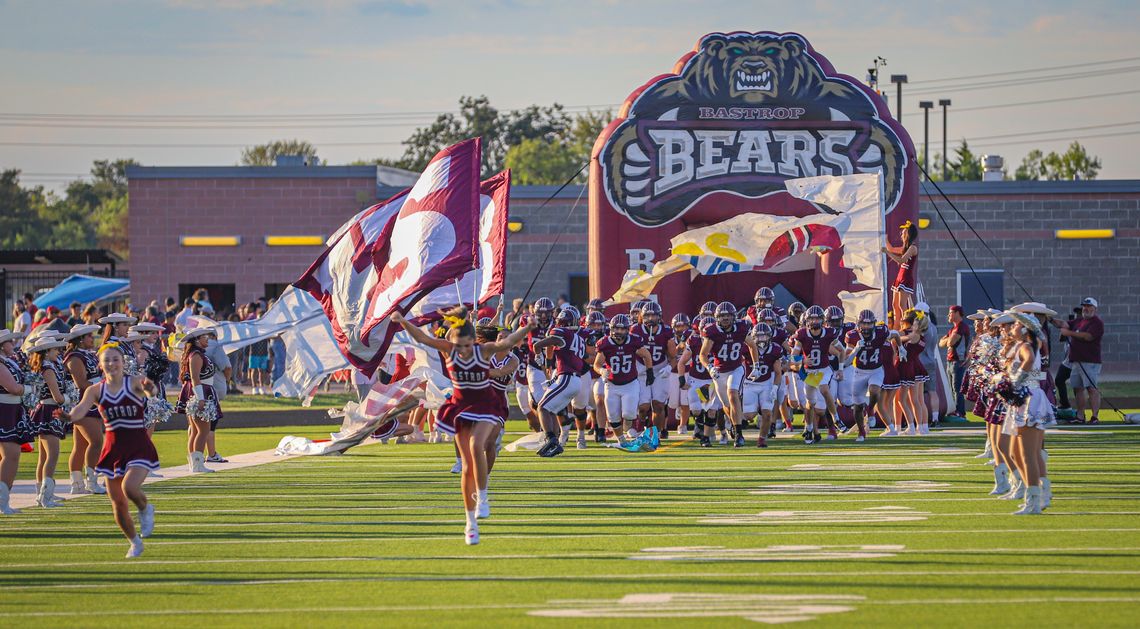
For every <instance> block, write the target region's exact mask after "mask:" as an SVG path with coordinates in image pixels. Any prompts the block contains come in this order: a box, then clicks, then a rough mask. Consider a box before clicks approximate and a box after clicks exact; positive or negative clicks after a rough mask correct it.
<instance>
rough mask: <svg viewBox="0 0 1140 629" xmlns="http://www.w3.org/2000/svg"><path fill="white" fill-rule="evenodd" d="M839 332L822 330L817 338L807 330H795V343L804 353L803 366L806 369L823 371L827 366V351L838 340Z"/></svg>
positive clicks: (827, 329) (829, 329)
mask: <svg viewBox="0 0 1140 629" xmlns="http://www.w3.org/2000/svg"><path fill="white" fill-rule="evenodd" d="M838 334H839V332H838V331H837V330H834V329H831V328H823V330H822V331H821V332H820V333H819V336H815V335H813V334H812V333H811V331H810V330H809V329H808V328H800V329H798V330H796V336H795V339H796V342H797V343H799V345H800V349H801V350H803V353H804V366H805V367H807V368H808V369H823V368H824V367H826V366H827V365H828V350H829V349H831V344H832V343H834V342H835V340H836V339H837V338H838Z"/></svg>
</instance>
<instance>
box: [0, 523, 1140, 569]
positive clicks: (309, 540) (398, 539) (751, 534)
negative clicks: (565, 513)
mask: <svg viewBox="0 0 1140 629" xmlns="http://www.w3.org/2000/svg"><path fill="white" fill-rule="evenodd" d="M112 530H114V531H116V532H117V529H113V528H111V529H108V536H110V531H112ZM977 532H978V529H937V530H934V529H897V530H892V531H891V532H890V534H891V535H892V536H899V535H938V536H945V535H947V534H953V533H963V534H968V533H977ZM1136 532H1140V528H1089V527H1079V528H1056V529H1042V528H1029V529H986V535H987V536H988V537H992V536H994V535H1004V534H1016V535H1021V534H1023V533H1037V534H1040V533H1136ZM882 534H883V530H882V529H864V530H850V529H840V530H835V531H828V532H827V535H828V536H832V537H834V536H836V535H882ZM614 535H615V534H614V533H577V534H568V533H558V534H550V533H547V534H524V533H504V534H501V535H500V534H496V535H494V537H493V538H491V537H488V538H487V539H496V540H499V539H537V540H545V539H594V538H604V539H607V540H610V539H613V538H614ZM620 535H621V537H623V538H629V537H652V538H654V539H661V537H662V536H668V537H701V538H708V537H709V535H710V533H709V532H708V531H701V532H698V533H660V532H654V533H621V534H620ZM716 535H717V537H746V538H748V539H749V540H755V539H756V537H757V535H764V536H773V537H775V536H789V535H791V536H796V537H797V538H802V537H803V535H804V534H803V532H802V531H764V532H763V533H759V534H758V533H756V532H755V531H743V530H741V531H733V530H732V529H724V530H718V531H717V532H716ZM457 539H458V534H452V535H427V536H392V537H375V536H373V537H366V536H359V535H345V536H343V537H335V538H334V537H283V538H274V539H240V540H235V539H223V540H213V539H195V540H188V541H152V540H148V541H147V547H148V548H150V547H162V546H199V545H200V546H228V545H233V544H241V545H249V546H252V545H258V544H344V543H347V542H353V543H361V542H370V543H380V542H393V543H400V544H403V543H407V542H422V541H452V542H454V541H457ZM96 546H109V547H115V548H122V546H123V542H122V541H116V542H56V543H51V542H48V543H39V542H37V543H36V548H90V547H96ZM1022 550H1023V551H1025V550H1033V549H1032V548H1028V549H1022ZM961 552H965V550H963V551H961ZM0 565H3V564H0Z"/></svg>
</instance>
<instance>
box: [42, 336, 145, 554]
mask: <svg viewBox="0 0 1140 629" xmlns="http://www.w3.org/2000/svg"><path fill="white" fill-rule="evenodd" d="M98 357H99V366H100V368H102V370H103V374H104V380H103V381H102V382H100V383H98V384H96V385H92V386H90V387H87V390H86V391H84V392H83V396H82V397H81V398H80V400H79V403H78V404H77V405H76V406H75V408H73V409H71V412H66V411H63V410H59V411H57V412H56V414H57V416H58V417H59V418H61V419H64V420H67V421H74V420H75V419H78V418H83V417H86V416H87V413H88V411H89V410H90V409H91V408H92V407H93V406H94V407H97V408H98V409H99V415H100V416H101V417H102V418H103V424H104V426H105V427H106V428H107V439H106V440H105V442H104V443H103V452H102V454H101V456H100V457H99V461H98V463H96V465H95V471H96V472H97V473H98V474H99V475H100V476H103V477H105V478H106V479H107V493H108V495H109V496H110V498H111V511H112V512H113V513H114V515H115V523H116V524H118V525H119V529H120V530H121V531H122V532H123V535H124V536H126V538H127V539H128V540H130V542H131V546H130V549H129V550H128V551H127V559H133V558H135V557H138V556H140V555H142V553H143V542H142V539H143V538H144V537H150V535H151V533H152V532H153V531H154V505H153V504H151V503H150V501H149V500H147V497H146V494H145V493H143V490H142V485H143V481H145V480H146V476H147V474H148V473H150V472H153V471H154V470H157V469H158V452H157V451H156V450H155V448H154V443H153V442H151V440H150V437H149V436H148V435H147V434H146V428H145V424H146V407H147V397H148V394H150V393H153V390H154V387H153V383H151V382H149V381H147V380H146V379H145V378H138V377H135V376H131V375H128V374H126V373H125V369H124V367H125V361H124V360H123V358H124V354H123V351H122V347H121V345H120V344H118V343H107V344H105V345H103V346H102V347H100V348H99V353H98ZM130 503H134V504H135V506H136V507H137V508H138V514H139V527H138V530H137V531H136V530H135V523H134V522H133V521H132V520H131V513H130Z"/></svg>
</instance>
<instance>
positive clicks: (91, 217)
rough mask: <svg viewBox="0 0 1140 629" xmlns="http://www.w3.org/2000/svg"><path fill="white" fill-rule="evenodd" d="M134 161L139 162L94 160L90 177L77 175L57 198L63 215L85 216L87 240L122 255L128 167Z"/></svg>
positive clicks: (125, 239) (124, 253)
mask: <svg viewBox="0 0 1140 629" xmlns="http://www.w3.org/2000/svg"><path fill="white" fill-rule="evenodd" d="M136 165H138V162H136V161H135V160H133V159H117V160H114V161H110V160H96V161H95V163H94V165H92V167H91V177H92V179H91V181H84V180H82V179H77V180H75V181H73V182H71V183H69V184H68V185H67V197H66V198H65V199H64V200H63V201H62V202H60V205H61V208H60V209H61V212H60V214H61V215H62V216H69V215H74V214H79V215H81V216H84V217H86V219H87V220H86V221H85V222H86V224H87V227H88V230H87V231H88V233H89V234H90V238H89V240H94V242H95V244H97V245H98V246H99V248H101V249H110V250H112V251H114V252H115V253H118V254H119V255H121V256H124V257H126V256H127V254H128V250H129V243H128V237H127V206H128V204H127V167H129V166H136Z"/></svg>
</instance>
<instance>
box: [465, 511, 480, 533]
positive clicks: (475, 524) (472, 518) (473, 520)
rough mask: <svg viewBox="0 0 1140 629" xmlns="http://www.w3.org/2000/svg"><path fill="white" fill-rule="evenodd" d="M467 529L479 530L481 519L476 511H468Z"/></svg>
mask: <svg viewBox="0 0 1140 629" xmlns="http://www.w3.org/2000/svg"><path fill="white" fill-rule="evenodd" d="M467 528H469V529H477V528H479V519H478V517H477V516H476V513H475V512H474V511H468V512H467Z"/></svg>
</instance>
